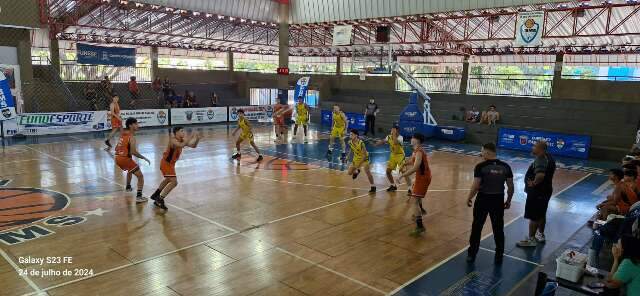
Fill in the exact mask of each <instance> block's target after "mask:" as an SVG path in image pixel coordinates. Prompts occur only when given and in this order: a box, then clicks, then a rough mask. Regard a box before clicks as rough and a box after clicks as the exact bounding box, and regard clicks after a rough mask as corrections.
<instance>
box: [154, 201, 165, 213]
mask: <svg viewBox="0 0 640 296" xmlns="http://www.w3.org/2000/svg"><path fill="white" fill-rule="evenodd" d="M153 205H154V206H156V207H158V208H161V209H163V210H165V211H166V210H168V209H169V208H167V206H166V205H164V200H162V199H158V200H156V201H154V202H153Z"/></svg>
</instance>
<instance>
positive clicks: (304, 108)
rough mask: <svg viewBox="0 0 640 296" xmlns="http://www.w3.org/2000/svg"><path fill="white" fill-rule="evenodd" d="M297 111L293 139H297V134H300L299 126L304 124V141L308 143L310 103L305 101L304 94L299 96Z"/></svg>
mask: <svg viewBox="0 0 640 296" xmlns="http://www.w3.org/2000/svg"><path fill="white" fill-rule="evenodd" d="M295 111H296V122H295V125H294V126H293V139H294V141H295V139H296V135H297V134H298V126H300V125H302V128H303V129H304V142H305V143H308V140H307V132H308V131H309V105H307V104H306V103H305V102H304V98H303V97H302V96H300V97H298V103H297V104H296V107H295Z"/></svg>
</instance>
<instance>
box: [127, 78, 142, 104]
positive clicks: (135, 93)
mask: <svg viewBox="0 0 640 296" xmlns="http://www.w3.org/2000/svg"><path fill="white" fill-rule="evenodd" d="M128 87H129V94H130V95H131V102H129V104H130V105H131V109H135V108H136V100H138V99H139V98H140V95H139V94H140V89H139V88H138V82H137V81H136V77H135V76H131V79H130V80H129V85H128Z"/></svg>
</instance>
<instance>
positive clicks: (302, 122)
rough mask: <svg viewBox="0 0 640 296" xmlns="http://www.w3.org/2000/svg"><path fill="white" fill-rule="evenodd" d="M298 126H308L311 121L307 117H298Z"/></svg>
mask: <svg viewBox="0 0 640 296" xmlns="http://www.w3.org/2000/svg"><path fill="white" fill-rule="evenodd" d="M296 124H297V125H307V124H309V119H308V118H307V117H306V116H304V117H301V116H298V117H296Z"/></svg>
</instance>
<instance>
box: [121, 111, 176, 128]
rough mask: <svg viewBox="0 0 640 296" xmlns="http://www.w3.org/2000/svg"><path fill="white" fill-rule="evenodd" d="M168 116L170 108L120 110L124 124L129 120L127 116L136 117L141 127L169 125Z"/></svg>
mask: <svg viewBox="0 0 640 296" xmlns="http://www.w3.org/2000/svg"><path fill="white" fill-rule="evenodd" d="M168 116H169V110H168V109H140V110H122V111H120V117H122V123H123V124H124V122H125V121H126V120H127V118H129V117H134V118H135V119H137V120H138V125H139V126H140V127H147V126H163V125H169V117H168ZM109 120H111V119H109ZM110 126H111V123H110V122H109V127H110Z"/></svg>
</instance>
